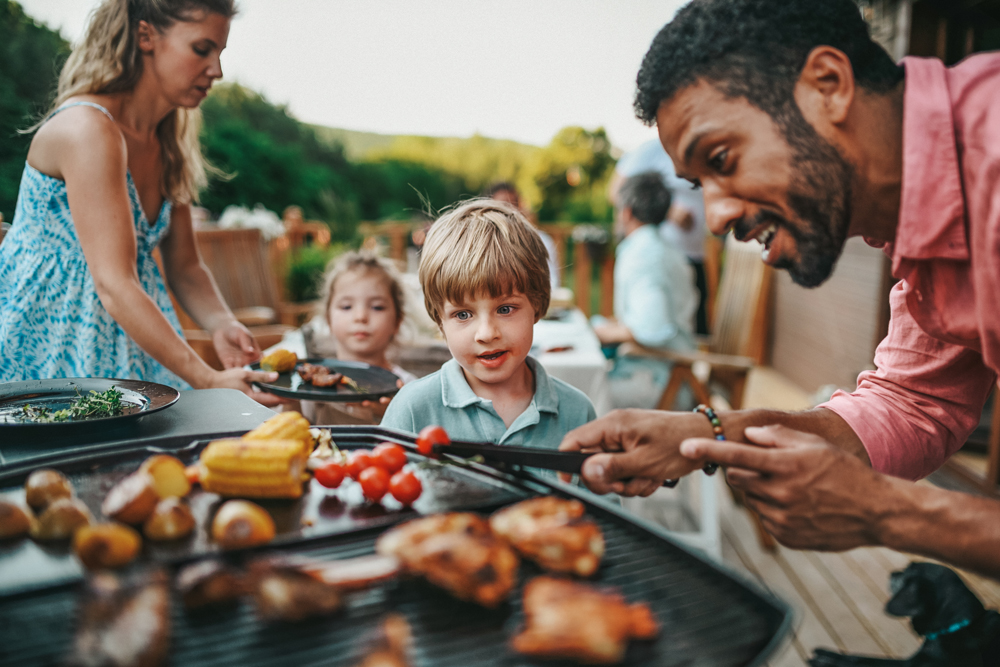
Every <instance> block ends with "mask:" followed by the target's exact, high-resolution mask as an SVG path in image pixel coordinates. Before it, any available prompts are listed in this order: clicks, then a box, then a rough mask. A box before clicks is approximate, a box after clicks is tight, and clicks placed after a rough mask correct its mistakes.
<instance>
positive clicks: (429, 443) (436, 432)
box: [417, 426, 451, 456]
mask: <svg viewBox="0 0 1000 667" xmlns="http://www.w3.org/2000/svg"><path fill="white" fill-rule="evenodd" d="M450 444H451V438H449V437H448V432H447V431H445V430H444V428H442V427H440V426H425V427H424V428H423V429H422V430H421V431H420V435H418V436H417V451H418V452H420V453H421V454H423V455H424V456H430V455H431V454H433V453H434V445H450Z"/></svg>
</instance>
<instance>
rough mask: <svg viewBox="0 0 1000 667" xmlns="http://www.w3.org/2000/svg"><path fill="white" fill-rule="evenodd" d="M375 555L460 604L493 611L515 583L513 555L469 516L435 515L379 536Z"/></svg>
mask: <svg viewBox="0 0 1000 667" xmlns="http://www.w3.org/2000/svg"><path fill="white" fill-rule="evenodd" d="M375 550H376V551H377V552H378V553H380V554H382V555H387V556H396V557H397V558H399V560H400V561H401V562H402V563H403V567H404V568H405V569H406V570H407V571H409V572H412V573H414V574H420V575H423V576H424V577H426V578H427V580H428V581H430V582H431V583H432V584H435V585H437V586H440V587H441V588H443V589H445V590H446V591H448V592H449V593H451V594H452V595H454V596H455V597H457V598H459V599H461V600H470V601H472V602H477V603H479V604H481V605H483V606H484V607H495V606H497V605H498V604H500V603H501V602H503V601H504V600H506V599H507V597H508V596H509V594H510V591H511V589H512V588H513V587H514V584H515V583H516V581H517V567H518V564H519V562H518V558H517V554H515V553H514V551H513V550H512V549H511V548H510V547H509V546H508V545H507V544H506V543H505V542H503V541H502V540H499V539H497V538H496V537H494V536H493V535H492V533H491V532H490V529H489V524H488V523H487V522H486V521H485V520H484V519H482V518H481V517H479V516H477V515H475V514H468V513H451V514H437V515H434V516H430V517H427V518H424V519H416V520H414V521H409V522H407V523H404V524H402V525H401V526H398V527H396V528H393V529H392V530H390V531H388V532H387V533H385V534H384V535H382V536H381V537H380V538H379V540H378V542H376V543H375Z"/></svg>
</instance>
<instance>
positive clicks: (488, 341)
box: [382, 199, 596, 449]
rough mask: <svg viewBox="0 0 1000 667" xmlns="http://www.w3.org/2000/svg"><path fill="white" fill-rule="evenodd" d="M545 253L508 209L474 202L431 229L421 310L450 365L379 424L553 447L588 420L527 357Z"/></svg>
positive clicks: (545, 302) (582, 404) (578, 398)
mask: <svg viewBox="0 0 1000 667" xmlns="http://www.w3.org/2000/svg"><path fill="white" fill-rule="evenodd" d="M547 261H548V259H547V253H546V250H545V246H544V245H542V241H541V239H540V238H539V237H538V233H537V232H535V230H534V229H533V228H532V227H531V225H530V224H529V223H528V221H527V220H526V219H525V218H524V216H523V215H522V214H521V213H520V211H518V210H517V209H516V208H515V207H514V206H512V205H510V204H507V203H503V202H498V201H493V200H482V199H480V200H473V201H470V202H467V203H465V204H463V205H461V206H459V207H458V208H456V209H455V210H453V211H451V212H450V213H448V214H446V215H444V216H443V217H441V218H440V219H439V220H438V221H437V222H436V223H434V226H433V227H431V230H430V232H429V233H428V235H427V240H426V242H425V243H424V248H423V254H422V257H421V259H420V284H421V285H422V286H423V289H424V303H425V305H426V306H427V312H428V313H429V314H430V316H431V317H432V318H433V319H434V321H435V322H437V324H438V326H440V327H441V331H442V333H443V334H444V337H445V340H446V341H447V343H448V349H449V350H450V351H451V354H452V357H453V358H452V359H450V360H449V361H448V362H447V363H445V365H444V366H442V367H441V370H439V371H437V372H436V373H431V374H430V375H428V376H426V377H423V378H421V379H419V380H416V381H414V382H411V383H410V384H408V385H406V386H405V387H403V388H402V389H401V390H400V391H399V393H398V394H396V397H395V398H393V399H392V402H391V403H390V404H389V407H388V409H387V410H386V412H385V416H384V417H383V419H382V426H387V427H389V428H396V429H400V430H403V431H409V432H411V433H417V432H419V431H420V429H422V428H423V427H425V426H428V425H431V424H437V425H440V426H443V427H444V428H445V430H446V431H448V435H449V436H451V437H452V438H454V439H457V440H475V441H485V442H493V443H497V444H511V445H525V446H529V447H551V448H552V449H555V448H556V447H558V446H559V443H560V441H561V440H562V438H563V436H564V435H565V434H566V433H567V432H568V431H570V430H572V429H574V428H576V427H577V426H580V425H582V424H584V423H586V422H588V421H590V420H592V419H594V417H595V416H596V415H595V413H594V406H593V405H591V403H590V399H588V398H587V396H586V395H585V394H584V393H583V392H581V391H579V390H578V389H575V388H573V387H571V386H570V385H568V384H566V383H565V382H563V381H562V380H558V379H556V378H550V377H549V376H548V374H547V373H546V372H545V369H544V368H542V366H541V365H540V364H539V363H538V362H536V361H535V360H534V359H532V358H530V357H529V356H528V351H529V350H530V349H531V341H532V333H533V326H534V324H535V322H537V321H538V320H539V318H540V317H542V315H544V314H545V311H546V309H548V306H549V296H550V293H551V286H550V284H549V271H548V265H547Z"/></svg>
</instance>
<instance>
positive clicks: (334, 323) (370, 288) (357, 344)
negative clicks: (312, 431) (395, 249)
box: [302, 252, 416, 424]
mask: <svg viewBox="0 0 1000 667" xmlns="http://www.w3.org/2000/svg"><path fill="white" fill-rule="evenodd" d="M322 294H323V296H322V299H321V300H320V304H321V308H322V310H321V314H322V316H323V317H324V319H325V320H326V323H327V325H328V326H329V327H330V334H331V335H332V336H333V338H334V339H335V340H336V341H337V359H340V360H342V361H360V362H363V363H366V364H371V365H372V366H380V367H382V368H385V369H386V370H389V371H391V372H393V373H395V374H396V375H397V376H398V377H399V378H400V386H402V384H403V383H406V382H409V381H410V380H415V379H416V376H414V375H413V374H412V373H409V372H408V371H405V370H403V369H402V368H400V367H399V366H397V365H396V364H393V363H392V362H391V361H389V358H388V356H387V353H388V351H389V348H390V347H391V346H392V343H393V341H394V340H395V338H396V334H397V333H398V332H399V327H400V325H401V324H402V323H403V315H404V311H403V288H402V285H401V283H400V279H399V274H398V273H397V272H396V269H395V267H393V265H392V263H391V262H389V261H388V260H385V259H381V258H379V257H376V256H375V255H372V254H370V253H365V252H349V253H347V254H344V255H341V256H340V257H339V258H337V259H336V260H335V261H334V262H333V263H332V264H331V265H330V267H328V268H327V272H326V275H325V276H324V279H323V293H322ZM388 403H389V399H388V398H383V399H382V400H381V401H380V403H378V404H374V403H371V402H369V401H365V402H364V403H362V404H354V403H351V404H344V403H320V402H314V401H304V402H303V406H302V410H303V414H305V415H306V417H307V418H308V419H309V420H310V421H311V422H312V423H314V424H343V423H349V424H356V423H367V424H376V423H378V422H379V421H380V420H381V418H382V413H383V412H384V411H385V406H386V405H388Z"/></svg>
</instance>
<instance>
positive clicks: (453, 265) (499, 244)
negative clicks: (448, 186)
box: [420, 199, 552, 326]
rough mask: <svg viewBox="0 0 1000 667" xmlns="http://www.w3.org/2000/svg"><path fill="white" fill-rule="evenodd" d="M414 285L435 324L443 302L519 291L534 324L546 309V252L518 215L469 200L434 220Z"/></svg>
mask: <svg viewBox="0 0 1000 667" xmlns="http://www.w3.org/2000/svg"><path fill="white" fill-rule="evenodd" d="M420 284H421V286H423V289H424V304H425V305H426V306H427V312H428V314H429V315H430V316H431V318H432V319H433V320H434V321H435V322H437V324H438V326H440V325H441V310H442V308H443V307H444V302H445V301H450V302H451V303H462V302H463V301H464V300H465V299H468V298H474V297H475V296H476V295H478V294H488V295H489V296H490V297H492V298H497V297H500V296H504V295H507V294H512V293H513V292H515V291H517V292H521V293H522V294H524V295H525V296H526V297H528V301H530V302H531V305H532V307H534V309H535V321H538V319H539V318H540V317H542V315H544V314H545V311H547V310H548V308H549V299H550V297H551V291H552V286H551V285H550V283H549V264H548V252H547V251H546V250H545V246H544V245H543V244H542V239H541V237H539V235H538V232H537V231H535V229H534V227H532V226H531V223H529V222H528V220H527V219H526V218H525V217H524V215H523V214H522V213H521V212H520V211H519V210H518V209H517V208H515V207H514V206H511V205H510V204H507V203H504V202H499V201H495V200H492V199H473V200H470V201H467V202H465V203H463V204H461V205H459V206H458V207H457V208H454V209H453V210H451V211H449V212H448V213H446V214H445V215H443V216H441V217H440V218H438V220H437V222H435V223H434V225H433V226H432V227H431V230H430V232H429V233H428V234H427V240H426V241H425V243H424V248H423V252H422V254H421V258H420Z"/></svg>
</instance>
